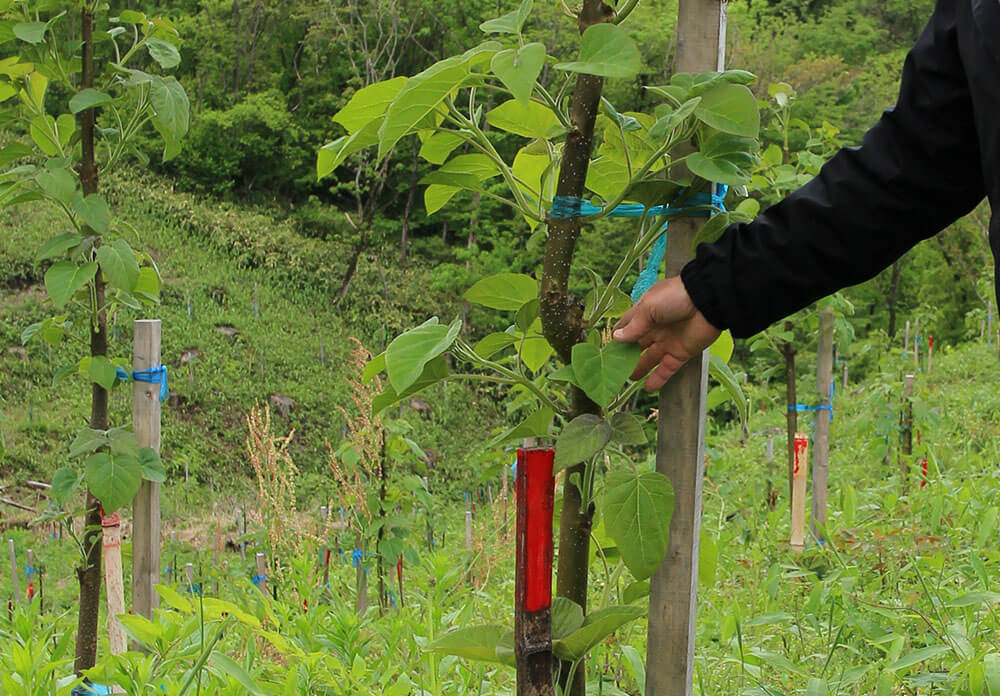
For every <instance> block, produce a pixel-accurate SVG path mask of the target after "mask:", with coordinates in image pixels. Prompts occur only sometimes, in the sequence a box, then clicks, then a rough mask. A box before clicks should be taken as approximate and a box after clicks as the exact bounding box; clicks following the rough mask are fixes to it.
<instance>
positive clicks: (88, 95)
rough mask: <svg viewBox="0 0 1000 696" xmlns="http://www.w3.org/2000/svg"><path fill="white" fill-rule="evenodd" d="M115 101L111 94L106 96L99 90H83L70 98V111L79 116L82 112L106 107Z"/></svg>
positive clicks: (89, 88)
mask: <svg viewBox="0 0 1000 696" xmlns="http://www.w3.org/2000/svg"><path fill="white" fill-rule="evenodd" d="M113 101H114V98H113V97H112V96H111V95H110V94H105V93H104V92H102V91H101V90H99V89H94V88H93V87H88V88H87V89H81V90H80V91H79V92H77V93H76V94H74V95H73V96H72V97H71V98H70V100H69V110H70V111H71V112H73V113H74V114H78V113H80V112H81V111H86V110H87V109H93V108H94V107H95V106H104V105H105V104H110V103H111V102H113Z"/></svg>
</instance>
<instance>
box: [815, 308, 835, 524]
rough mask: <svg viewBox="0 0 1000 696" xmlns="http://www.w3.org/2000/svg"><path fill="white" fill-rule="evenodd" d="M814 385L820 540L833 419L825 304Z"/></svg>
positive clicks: (830, 340)
mask: <svg viewBox="0 0 1000 696" xmlns="http://www.w3.org/2000/svg"><path fill="white" fill-rule="evenodd" d="M816 363H817V364H816V387H817V391H818V392H819V408H817V410H816V421H815V423H816V425H815V429H814V433H815V440H814V442H813V444H814V446H815V447H814V449H813V495H812V533H813V537H814V538H815V539H816V541H818V542H822V541H823V530H824V529H825V528H826V482H827V474H828V472H829V467H830V421H831V420H833V309H832V308H830V307H825V308H824V309H823V310H822V311H821V312H820V313H819V341H818V346H817V361H816Z"/></svg>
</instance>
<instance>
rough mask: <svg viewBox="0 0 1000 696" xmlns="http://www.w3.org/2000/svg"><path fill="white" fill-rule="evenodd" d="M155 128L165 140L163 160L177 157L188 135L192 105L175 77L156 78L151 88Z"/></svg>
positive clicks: (150, 100)
mask: <svg viewBox="0 0 1000 696" xmlns="http://www.w3.org/2000/svg"><path fill="white" fill-rule="evenodd" d="M149 103H150V106H151V107H152V110H153V117H152V122H153V127H154V128H156V131H157V132H158V133H159V134H160V137H161V138H163V159H164V160H169V159H172V158H173V157H176V156H177V154H178V153H180V151H181V139H183V138H184V136H185V135H187V132H188V126H189V124H190V110H191V105H190V102H189V101H188V96H187V93H186V92H185V91H184V87H183V86H182V85H181V83H180V82H178V81H177V80H176V79H175V78H173V77H159V76H157V77H155V79H153V80H152V82H151V83H150V87H149Z"/></svg>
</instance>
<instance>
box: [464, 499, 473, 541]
mask: <svg viewBox="0 0 1000 696" xmlns="http://www.w3.org/2000/svg"><path fill="white" fill-rule="evenodd" d="M465 550H466V551H472V507H471V502H470V496H469V494H468V493H466V494H465Z"/></svg>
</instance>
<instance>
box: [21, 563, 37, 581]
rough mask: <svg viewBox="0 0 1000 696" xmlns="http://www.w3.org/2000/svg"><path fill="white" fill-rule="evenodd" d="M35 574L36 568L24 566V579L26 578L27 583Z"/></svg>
mask: <svg viewBox="0 0 1000 696" xmlns="http://www.w3.org/2000/svg"><path fill="white" fill-rule="evenodd" d="M37 572H38V569H37V568H32V567H31V566H24V577H26V578H27V579H28V580H29V581H30V580H31V576H32V575H34V574H35V573H37Z"/></svg>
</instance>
